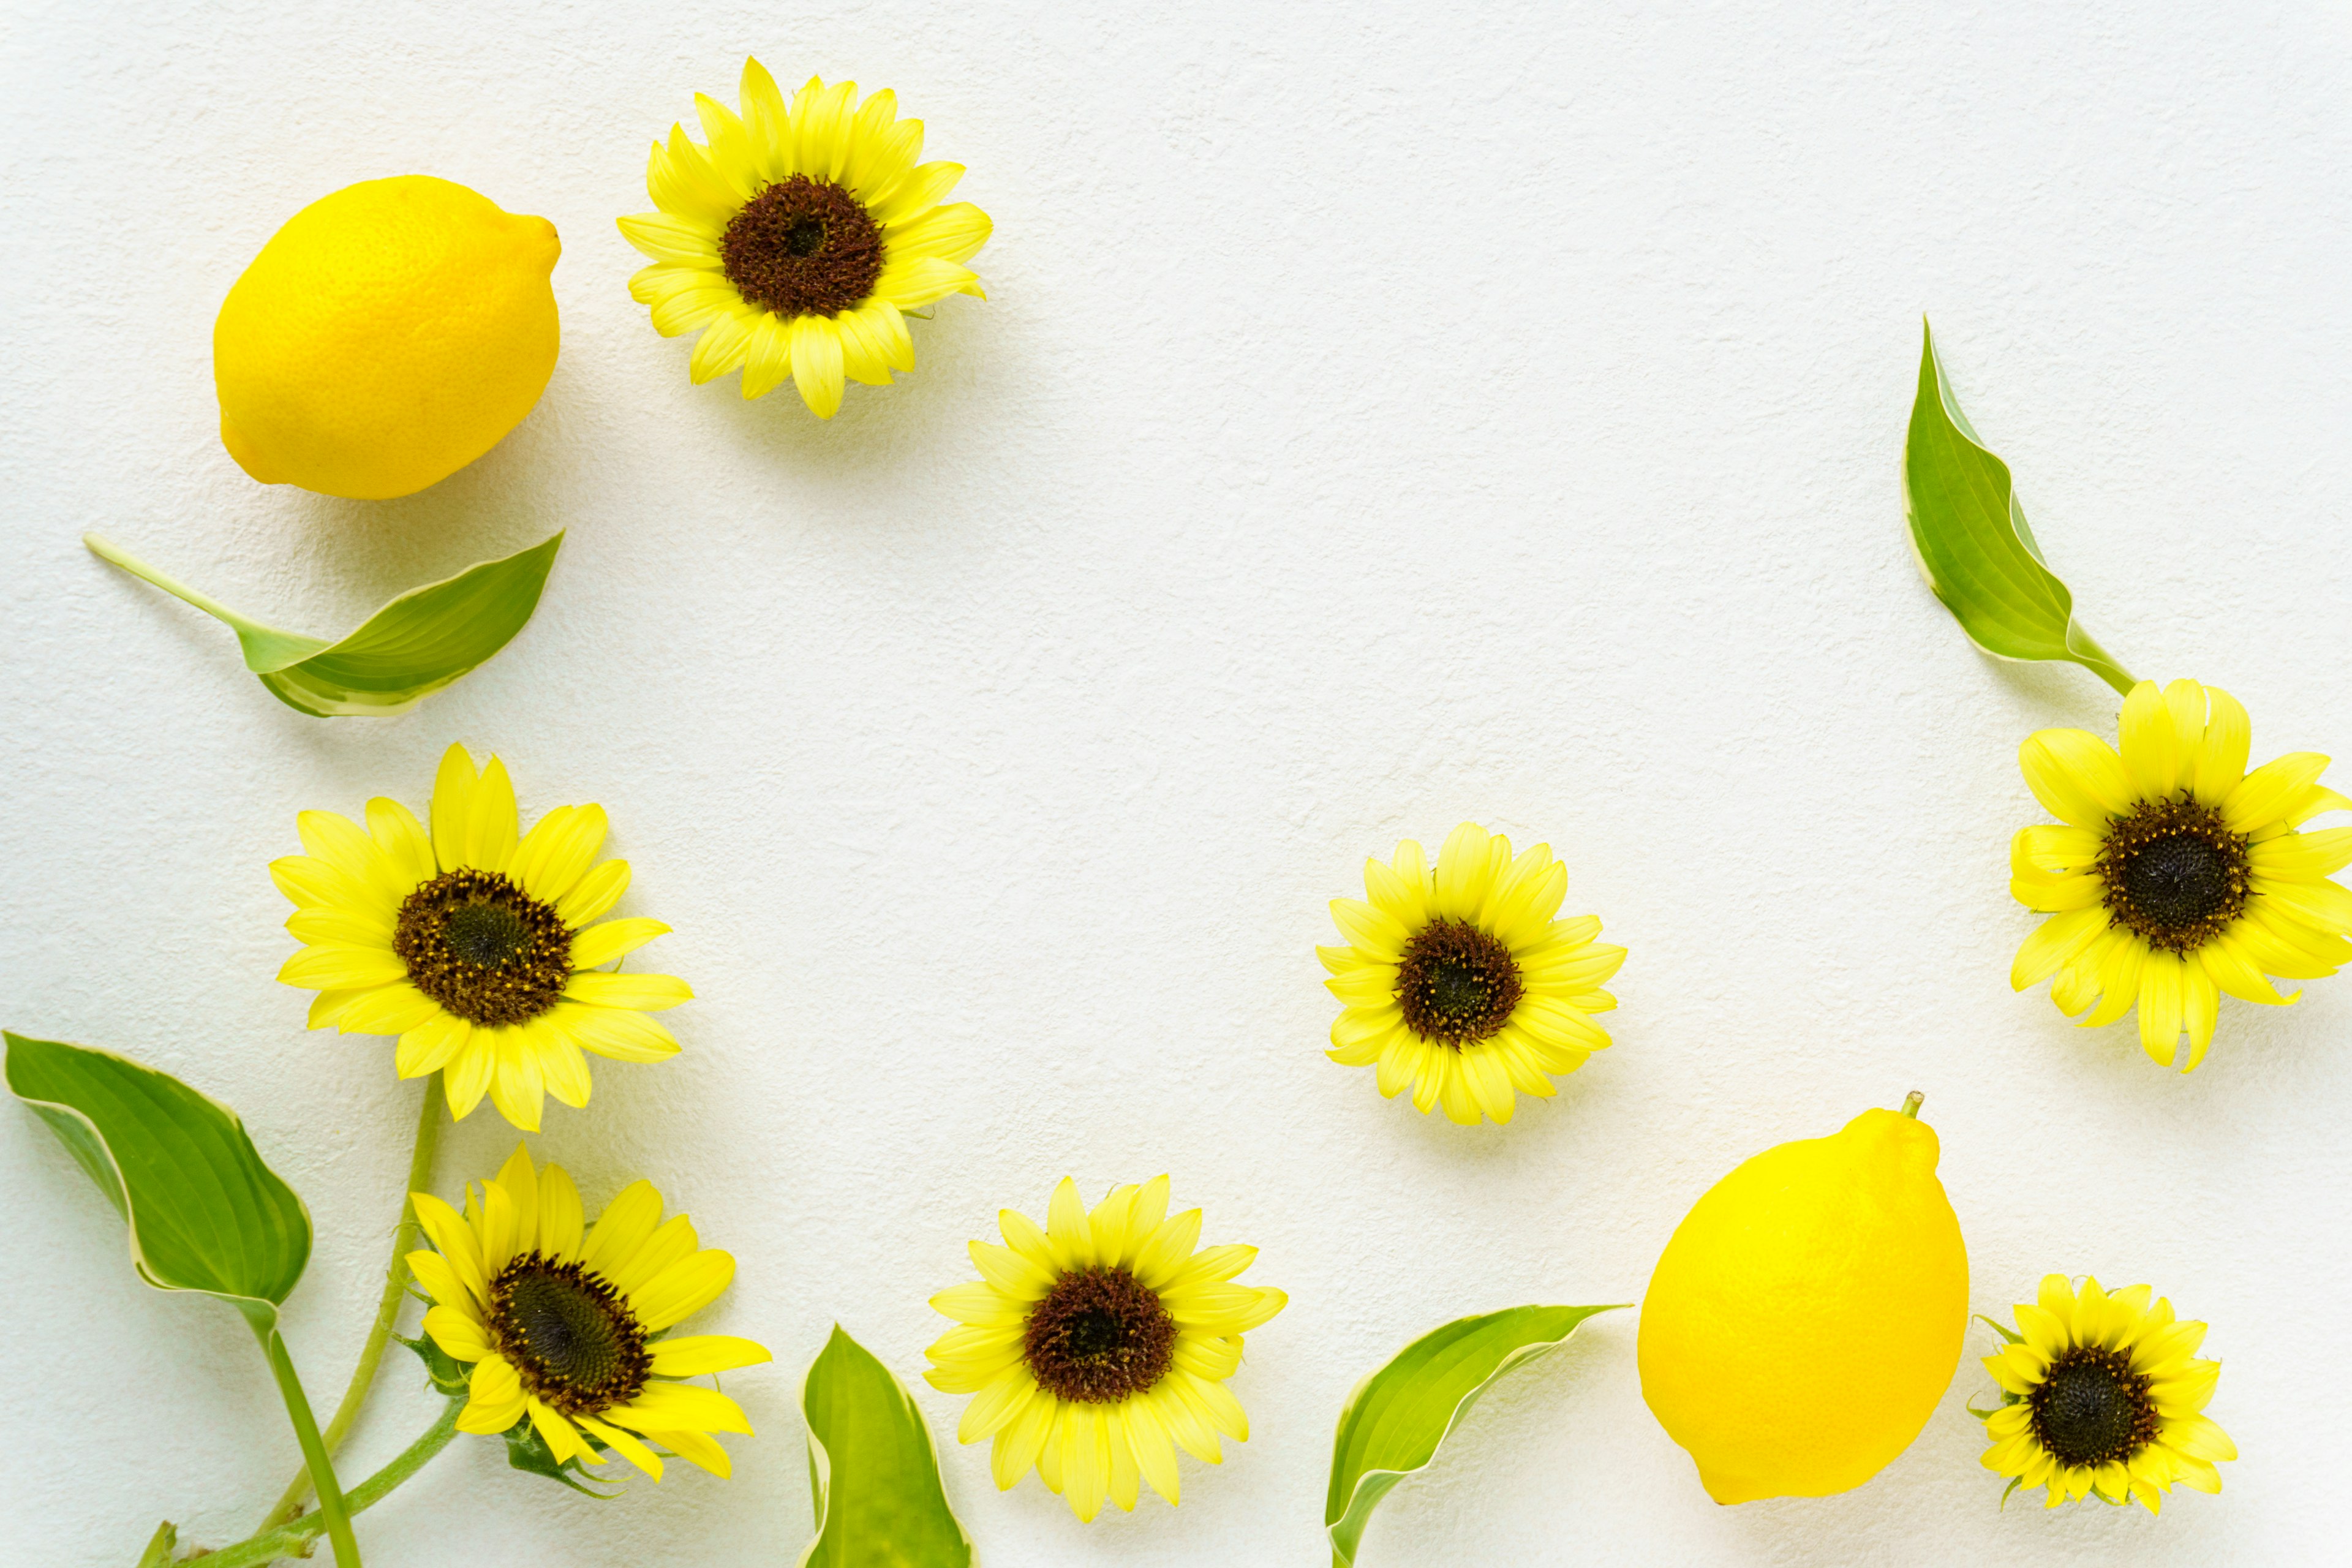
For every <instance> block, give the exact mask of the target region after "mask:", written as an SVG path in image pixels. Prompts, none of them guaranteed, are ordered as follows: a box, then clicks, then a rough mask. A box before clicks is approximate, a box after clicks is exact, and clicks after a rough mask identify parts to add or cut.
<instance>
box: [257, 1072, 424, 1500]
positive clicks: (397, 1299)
mask: <svg viewBox="0 0 2352 1568" xmlns="http://www.w3.org/2000/svg"><path fill="white" fill-rule="evenodd" d="M440 1146H441V1075H440V1074H439V1073H437V1072H436V1073H435V1074H433V1075H432V1076H431V1077H430V1078H428V1079H425V1108H424V1110H423V1111H422V1112H421V1113H420V1114H419V1115H418V1117H417V1119H416V1145H415V1150H414V1151H413V1152H411V1153H410V1154H409V1156H408V1185H406V1186H405V1187H403V1188H402V1189H401V1197H400V1223H399V1224H398V1225H397V1226H394V1227H393V1232H392V1261H391V1262H390V1263H388V1264H386V1265H385V1266H384V1270H383V1297H382V1299H381V1300H378V1301H377V1302H376V1307H375V1322H374V1324H373V1326H372V1327H371V1328H370V1329H369V1330H368V1337H367V1342H366V1343H365V1344H363V1345H362V1346H361V1347H360V1361H359V1364H358V1365H357V1366H355V1367H353V1368H352V1380H351V1382H350V1383H348V1384H344V1385H343V1396H342V1398H341V1399H340V1400H338V1401H337V1402H336V1404H335V1414H334V1415H333V1417H332V1418H331V1420H329V1421H328V1423H327V1430H326V1432H325V1433H324V1434H323V1436H322V1441H324V1442H325V1444H326V1446H327V1455H328V1457H329V1458H333V1457H334V1456H335V1455H336V1454H337V1453H338V1452H340V1451H341V1448H342V1446H343V1439H344V1437H346V1436H349V1435H350V1433H351V1429H352V1423H354V1422H356V1421H357V1420H358V1419H359V1418H360V1406H362V1405H365V1404H366V1403H367V1396H368V1390H369V1389H370V1388H371V1387H372V1386H373V1384H374V1383H375V1369H376V1364H377V1363H379V1362H381V1361H383V1347H384V1344H385V1342H387V1341H388V1340H389V1339H390V1338H391V1337H392V1331H393V1326H394V1324H395V1323H397V1322H398V1321H400V1303H401V1299H402V1298H403V1297H404V1295H405V1294H406V1293H407V1290H408V1255H409V1254H410V1253H411V1252H413V1251H415V1249H416V1247H417V1243H418V1240H419V1238H420V1237H421V1235H422V1232H421V1231H420V1229H419V1227H418V1226H417V1224H416V1204H415V1200H414V1199H412V1198H411V1197H410V1196H409V1195H408V1194H411V1193H422V1192H428V1191H430V1190H431V1189H432V1184H433V1156H434V1153H435V1152H436V1150H438V1149H439V1148H440ZM309 1500H310V1470H309V1468H307V1467H306V1468H304V1469H303V1470H302V1472H301V1473H300V1474H299V1475H297V1476H296V1477H295V1478H294V1479H292V1480H290V1481H289V1482H287V1483H286V1490H285V1491H284V1492H283V1493H281V1494H280V1495H279V1496H278V1506H277V1507H275V1508H273V1509H271V1510H269V1515H268V1518H266V1519H264V1520H263V1521H261V1528H262V1529H263V1530H265V1531H267V1530H273V1529H275V1528H276V1527H278V1525H281V1524H283V1523H285V1522H286V1521H288V1520H289V1519H292V1518H293V1517H294V1516H295V1515H296V1514H298V1513H300V1512H301V1511H302V1505H303V1504H304V1503H305V1502H307V1501H309Z"/></svg>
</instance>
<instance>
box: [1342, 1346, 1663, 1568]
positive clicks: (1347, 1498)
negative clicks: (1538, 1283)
mask: <svg viewBox="0 0 2352 1568" xmlns="http://www.w3.org/2000/svg"><path fill="white" fill-rule="evenodd" d="M1619 1305H1622V1303H1619ZM1615 1310H1617V1306H1607V1307H1507V1308H1505V1309H1504V1310H1501V1311H1499V1312H1488V1313H1486V1314H1485V1315H1484V1316H1482V1317H1475V1318H1457V1319H1455V1320H1454V1321H1453V1322H1450V1323H1447V1324H1445V1325H1444V1326H1443V1327H1442V1328H1437V1329H1433V1330H1431V1331H1429V1332H1428V1333H1425V1334H1423V1335H1422V1336H1421V1338H1419V1339H1417V1340H1415V1341H1413V1342H1412V1343H1411V1344H1409V1345H1407V1346H1405V1347H1404V1349H1402V1350H1401V1351H1399V1352H1397V1353H1396V1355H1395V1356H1394V1357H1393V1358H1391V1361H1390V1362H1389V1363H1388V1364H1387V1365H1386V1366H1384V1367H1382V1368H1381V1369H1380V1371H1378V1372H1376V1373H1372V1375H1371V1376H1370V1377H1368V1378H1366V1379H1364V1381H1363V1382H1361V1383H1360V1384H1357V1385H1356V1392H1355V1393H1353V1394H1349V1396H1348V1404H1347V1407H1346V1408H1345V1409H1343V1410H1341V1411H1340V1412H1339V1432H1338V1434H1337V1436H1335V1437H1334V1438H1333V1441H1332V1445H1331V1487H1330V1490H1329V1491H1328V1493H1327V1494H1326V1495H1325V1498H1324V1502H1323V1528H1324V1530H1325V1531H1326V1532H1327V1533H1328V1535H1329V1536H1330V1537H1331V1563H1332V1568H1349V1565H1350V1564H1352V1563H1354V1562H1355V1560H1356V1548H1357V1545H1358V1544H1359V1543H1360V1542H1361V1541H1362V1540H1363V1535H1364V1526H1365V1525H1366V1524H1367V1523H1369V1522H1370V1520H1371V1516H1372V1510H1373V1509H1374V1508H1376V1507H1378V1506H1379V1504H1380V1500H1381V1499H1382V1498H1384V1497H1386V1496H1388V1495H1389V1492H1390V1489H1392V1488H1393V1487H1394V1486H1395V1485H1396V1484H1397V1483H1398V1482H1399V1481H1401V1480H1402V1479H1405V1477H1407V1476H1409V1475H1411V1474H1412V1473H1413V1472H1414V1471H1416V1470H1419V1469H1422V1468H1425V1467H1426V1466H1427V1465H1428V1464H1429V1462H1430V1460H1432V1459H1433V1458H1436V1457H1437V1450H1438V1447H1439V1445H1441V1444H1443V1443H1444V1441H1445V1439H1446V1437H1447V1436H1449V1435H1450V1434H1452V1432H1453V1430H1454V1427H1456V1426H1460V1425H1461V1423H1462V1418H1463V1416H1465V1415H1468V1414H1469V1411H1470V1406H1471V1405H1473V1404H1475V1402H1476V1401H1477V1398H1478V1396H1479V1395H1480V1394H1484V1393H1485V1392H1486V1387H1487V1385H1488V1384H1491V1383H1493V1382H1494V1381H1495V1380H1496V1378H1498V1377H1500V1376H1502V1375H1503V1373H1507V1372H1508V1371H1510V1369H1511V1368H1513V1367H1515V1366H1517V1365H1518V1364H1519V1363H1521V1362H1525V1361H1528V1360H1531V1359H1532V1358H1534V1357H1536V1356H1538V1355H1541V1354H1542V1353H1543V1352H1546V1351H1548V1350H1551V1349H1553V1348H1554V1347H1556V1346H1558V1345H1559V1344H1560V1343H1561V1342H1564V1341H1565V1340H1566V1339H1567V1338H1568V1336H1569V1335H1570V1334H1572V1333H1574V1332H1575V1331H1576V1327H1577V1325H1578V1324H1580V1323H1581V1322H1583V1321H1584V1320H1585V1319H1587V1318H1590V1317H1591V1316H1593V1315H1594V1314H1595V1313H1598V1312H1613V1311H1615Z"/></svg>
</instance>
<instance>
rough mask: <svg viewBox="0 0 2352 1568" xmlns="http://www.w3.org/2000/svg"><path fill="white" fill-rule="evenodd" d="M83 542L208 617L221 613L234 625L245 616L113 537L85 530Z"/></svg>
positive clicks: (101, 555)
mask: <svg viewBox="0 0 2352 1568" xmlns="http://www.w3.org/2000/svg"><path fill="white" fill-rule="evenodd" d="M81 542H83V543H84V544H87V545H89V551H90V553H91V554H93V555H96V556H98V557H99V558H100V559H101V560H105V561H111V562H113V563H115V564H116V565H117V566H120V567H121V568H122V569H123V570H124V571H125V572H128V573H130V574H131V575H132V576H133V577H144V578H145V579H146V580H147V581H148V582H150V583H152V584H155V586H157V587H158V588H161V589H163V592H165V593H166V594H169V595H172V596H173V598H175V599H185V600H186V601H187V602H188V603H189V604H191V605H194V606H195V607H196V608H198V609H200V610H202V611H204V613H205V614H206V615H208V616H219V617H220V618H221V619H222V620H224V621H226V622H228V623H229V624H230V625H231V626H235V625H236V624H237V623H239V622H240V621H242V620H244V618H245V617H244V616H240V615H238V614H237V613H236V611H235V610H232V609H230V608H229V607H228V606H227V605H224V604H222V603H221V602H220V601H219V600H217V599H211V598H206V597H205V595H202V594H199V593H197V592H196V591H195V590H194V588H191V587H189V586H188V585H187V584H185V583H183V582H181V581H180V580H179V579H178V578H176V577H173V576H172V575H170V574H167V573H163V572H160V571H157V570H156V569H155V568H154V567H152V566H150V565H148V564H147V563H145V562H144V561H142V560H140V559H139V557H137V556H136V555H133V554H131V552H129V551H128V550H125V549H123V548H122V546H121V545H120V544H117V543H115V542H113V541H112V540H109V539H100V537H99V536H98V535H97V534H95V533H85V534H83V535H82V536H81Z"/></svg>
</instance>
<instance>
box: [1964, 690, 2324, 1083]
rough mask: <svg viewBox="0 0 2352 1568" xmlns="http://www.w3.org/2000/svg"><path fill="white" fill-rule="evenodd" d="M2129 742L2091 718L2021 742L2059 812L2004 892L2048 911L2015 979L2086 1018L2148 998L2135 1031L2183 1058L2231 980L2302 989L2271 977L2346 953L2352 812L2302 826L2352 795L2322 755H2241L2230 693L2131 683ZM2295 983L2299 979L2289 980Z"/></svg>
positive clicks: (2030, 836)
mask: <svg viewBox="0 0 2352 1568" xmlns="http://www.w3.org/2000/svg"><path fill="white" fill-rule="evenodd" d="M2120 731H2121V733H2120V736H2119V739H2120V740H2121V742H2122V748H2121V751H2120V752H2118V751H2117V750H2116V748H2113V747H2110V746H2109V745H2107V744H2106V742H2104V741H2101V740H2100V739H2099V738H2098V737H2097V736H2095V735H2093V734H2090V733H2089V732H2087V731H2082V730H2043V731H2040V732H2039V733H2037V734H2035V735H2034V736H2032V738H2031V739H2030V740H2028V741H2027V742H2025V745H2024V747H2023V749H2022V751H2021V753H2020V760H2021V763H2023V766H2024V769H2025V779H2026V783H2027V784H2030V785H2032V789H2033V793H2034V795H2035V796H2036V797H2038V798H2039V799H2040V800H2041V802H2042V805H2045V806H2047V807H2048V808H2049V809H2050V811H2051V812H2052V813H2053V815H2055V816H2058V817H2060V818H2062V819H2063V826H2057V825H2050V826H2037V827H2028V828H2025V829H2022V830H2021V832H2019V834H2018V835H2017V837H2016V839H2015V841H2014V842H2013V843H2012V844H2011V849H2010V891H2011V893H2012V894H2013V895H2014V896H2015V897H2016V898H2017V900H2018V901H2019V902H2021V903H2023V904H2025V905H2026V906H2027V907H2029V908H2031V909H2034V910H2042V911H2043V912H2045V913H2047V914H2049V915H2050V916H2051V918H2050V919H2049V920H2047V921H2043V922H2042V925H2041V926H2040V928H2039V929H2037V930H2036V931H2034V933H2033V934H2032V936H2030V937H2028V938H2027V939H2026V942H2025V944H2024V946H2022V947H2021V948H2020V949H2019V950H2018V953H2017V961H2016V963H2014V964H2013V965H2012V966H2011V971H2010V980H2011V984H2014V985H2015V986H2016V987H2017V988H2018V989H2019V990H2023V989H2025V987H2027V986H2029V985H2032V984H2038V983H2039V982H2041V981H2042V980H2052V981H2053V984H2052V985H2051V987H2050V997H2051V1000H2052V1001H2053V1002H2055V1003H2056V1004H2057V1005H2058V1006H2059V1008H2060V1009H2061V1010H2062V1011H2063V1012H2065V1013H2067V1014H2069V1015H2070V1016H2071V1015H2083V1014H2086V1013H2087V1015H2088V1016H2086V1017H2084V1020H2083V1021H2084V1025H2085V1026H2096V1025H2103V1024H2111V1023H2114V1022H2115V1021H2116V1020H2117V1019H2119V1018H2121V1017H2122V1016H2124V1015H2125V1014H2126V1013H2129V1012H2131V1011H2132V1010H2133V1009H2134V1008H2135V1007H2137V1009H2138V1011H2139V1030H2140V1044H2141V1046H2142V1047H2145V1048H2146V1050H2147V1054H2148V1055H2149V1056H2150V1057H2152V1058H2155V1059H2156V1060H2157V1061H2158V1062H2160V1063H2163V1064H2165V1065H2166V1066H2170V1065H2171V1064H2172V1062H2173V1059H2174V1057H2175V1056H2176V1054H2178V1052H2179V1045H2180V1041H2181V1037H2182V1036H2183V1035H2184V1034H2185V1035H2186V1036H2187V1037H2188V1042H2189V1049H2188V1055H2187V1059H2186V1061H2185V1062H2184V1063H2183V1064H2182V1066H2181V1069H2180V1070H2181V1071H2183V1072H2187V1071H2188V1070H2189V1068H2194V1067H2195V1066H2196V1065H2197V1064H2198V1063H2199V1062H2200V1061H2202V1060H2203V1059H2204V1057H2205V1051H2206V1047H2208V1046H2210V1044H2211V1042H2212V1038H2213V1029H2214V1025H2215V1023H2216V1021H2217V1019H2218V1017H2219V1016H2220V1006H2221V994H2222V993H2224V992H2227V993H2228V994H2231V995H2232V996H2237V997H2242V998H2243V999H2244V1000H2246V1001H2249V1002H2258V1003H2270V1004H2276V1003H2281V1002H2292V1001H2294V999H2295V996H2294V995H2286V996H2282V995H2280V994H2279V993H2278V992H2277V990H2275V989H2274V988H2273V985H2272V984H2271V983H2270V981H2269V979H2268V978H2266V977H2267V976H2270V975H2279V976H2282V977H2284V978H2288V979H2298V980H2301V979H2315V978H2317V977H2319V976H2322V975H2326V974H2333V973H2335V972H2336V968H2337V967H2338V966H2339V965H2341V964H2343V963H2346V962H2347V961H2352V942H2347V940H2346V938H2347V933H2352V892H2347V891H2346V889H2343V888H2341V887H2339V886H2337V885H2336V883H2334V882H2332V881H2330V880H2328V877H2329V874H2330V873H2331V872H2334V871H2336V870H2339V869H2341V868H2343V867H2345V866H2346V865H2347V864H2352V828H2343V827H2337V828H2329V829H2327V830H2326V831H2323V832H2304V831H2301V829H2302V826H2303V824H2304V823H2305V822H2306V821H2307V820H2309V819H2310V818H2312V817H2314V816H2318V815H2319V814H2321V813H2322V812H2328V811H2340V810H2345V809H2347V808H2352V802H2347V800H2346V799H2345V798H2344V797H2343V796H2342V795H2337V794H2336V792H2335V791H2334V790H2331V789H2328V788H2326V787H2325V786H2324V785H2322V784H2320V783H2319V774H2320V771H2321V770H2322V769H2323V768H2325V767H2326V764H2327V759H2326V757H2323V756H2320V755H2318V754H2317V753H2315V752H2295V753H2294V754H2292V755H2289V756H2284V757H2281V758H2279V759H2278V760H2277V761H2275V762H2273V763H2265V764H2264V765H2263V766H2262V767H2259V768H2256V769H2255V770H2254V771H2253V772H2252V773H2248V772H2247V771H2246V757H2247V752H2248V741H2249V737H2250V733H2251V727H2250V725H2249V723H2248V721H2247V719H2246V710H2244V709H2243V708H2242V707H2240V706H2239V705H2238V703H2237V701H2236V700H2235V699H2233V698H2231V696H2230V694H2229V693H2228V692H2226V691H2222V690H2221V689H2218V688H2215V687H2207V686H2200V685H2198V684H2197V683H2196V682H2195V681H2193V680H2176V681H2174V682H2173V683H2172V684H2171V685H2169V686H2168V687H2166V688H2164V689H2162V690H2161V691H2159V690H2158V689H2157V686H2156V683H2155V682H2153V681H2142V682H2140V684H2139V685H2138V686H2137V687H2135V688H2133V689H2132V692H2131V695H2130V696H2129V697H2127V698H2126V699H2125V700H2124V708H2123V716H2122V720H2121V722H2120ZM2296 994H2300V993H2296Z"/></svg>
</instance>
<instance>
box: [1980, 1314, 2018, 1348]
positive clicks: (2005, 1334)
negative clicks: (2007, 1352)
mask: <svg viewBox="0 0 2352 1568" xmlns="http://www.w3.org/2000/svg"><path fill="white" fill-rule="evenodd" d="M1976 1317H1977V1321H1978V1322H1979V1323H1982V1324H1983V1325H1984V1326H1985V1327H1986V1328H1988V1329H1990V1330H1991V1331H1993V1332H1994V1333H1997V1334H1999V1335H2000V1337H2001V1338H2002V1339H2004V1340H2006V1341H2008V1342H2010V1343H2011V1344H2013V1345H2021V1344H2023V1343H2024V1342H2025V1336H2024V1335H2023V1334H2021V1333H2019V1332H2018V1331H2016V1330H2014V1329H2012V1328H2011V1327H2010V1326H2009V1325H2008V1324H2006V1323H2000V1322H1996V1321H1993V1320H1992V1319H1990V1318H1988V1317H1986V1316H1985V1315H1984V1314H1983V1313H1982V1312H1979V1313H1978V1314H1977V1315H1976Z"/></svg>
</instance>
